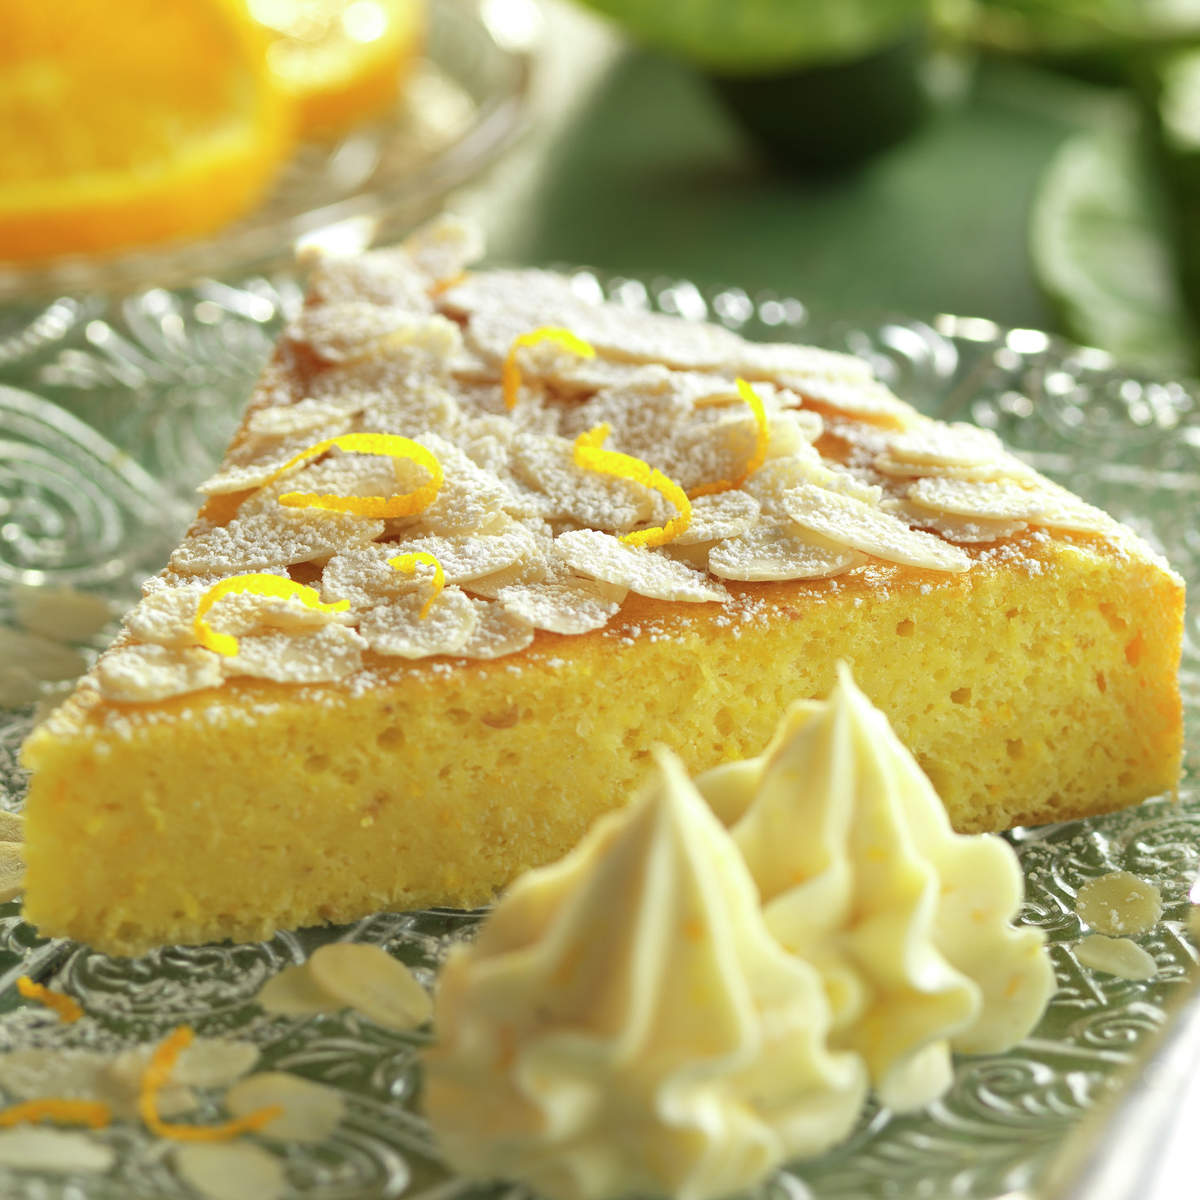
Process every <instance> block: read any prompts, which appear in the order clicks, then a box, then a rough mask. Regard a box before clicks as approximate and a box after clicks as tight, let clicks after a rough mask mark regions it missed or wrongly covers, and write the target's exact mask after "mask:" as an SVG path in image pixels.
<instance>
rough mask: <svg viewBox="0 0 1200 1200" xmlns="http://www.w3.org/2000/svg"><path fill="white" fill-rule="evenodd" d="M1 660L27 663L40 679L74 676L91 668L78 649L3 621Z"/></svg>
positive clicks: (10, 663) (9, 664)
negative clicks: (7, 626)
mask: <svg viewBox="0 0 1200 1200" xmlns="http://www.w3.org/2000/svg"><path fill="white" fill-rule="evenodd" d="M0 662H2V663H3V664H4V665H5V666H6V667H24V668H25V669H26V670H27V671H29V672H30V674H32V675H33V676H34V677H35V678H37V679H49V680H58V679H74V678H75V677H76V676H77V675H79V674H81V673H82V672H83V671H84V670H85V669H86V668H87V659H85V658H84V657H83V655H82V654H80V653H79V651H78V650H75V649H73V648H72V647H70V646H65V645H63V643H62V642H60V641H52V640H51V639H50V638H47V637H42V636H41V635H40V634H36V633H23V632H21V631H20V630H17V629H8V628H5V627H4V626H2V625H0Z"/></svg>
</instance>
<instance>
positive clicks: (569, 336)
mask: <svg viewBox="0 0 1200 1200" xmlns="http://www.w3.org/2000/svg"><path fill="white" fill-rule="evenodd" d="M541 342H554V343H555V344H556V345H559V346H561V347H562V348H563V349H564V350H570V351H571V353H572V354H578V355H579V356H580V358H595V357H596V351H595V350H594V349H593V348H592V346H591V343H589V342H585V341H584V340H583V338H580V337H576V336H575V335H574V334H573V333H572V332H571V331H570V330H569V329H559V328H556V327H555V326H553V325H543V326H542V327H541V328H540V329H531V330H530V331H529V332H528V333H522V334H521V335H520V336H518V337H515V338H513V344H512V345H511V346H509V348H508V354H507V355H506V356H505V358H504V366H503V367H502V368H501V371H500V384H501V387H502V389H503V392H504V407H505V408H515V407H516V403H517V393H518V392H519V391H520V390H521V368H520V366H519V365H518V363H517V351H518V350H520V349H521V347H522V346H536V345H538V344H539V343H541Z"/></svg>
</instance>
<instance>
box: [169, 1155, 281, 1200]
mask: <svg viewBox="0 0 1200 1200" xmlns="http://www.w3.org/2000/svg"><path fill="white" fill-rule="evenodd" d="M173 1157H174V1160H175V1170H176V1171H177V1172H178V1174H179V1177H180V1178H181V1179H182V1180H183V1181H184V1182H185V1183H186V1184H187V1185H188V1186H189V1187H192V1188H195V1190H196V1191H197V1192H199V1193H200V1195H201V1196H204V1197H206V1200H279V1197H281V1196H283V1195H284V1193H285V1192H286V1191H287V1175H286V1174H285V1172H284V1169H283V1163H282V1162H280V1161H279V1159H277V1158H276V1157H275V1156H274V1155H273V1154H272V1153H271V1152H270V1151H269V1150H264V1149H263V1147H262V1146H255V1145H254V1144H253V1143H250V1142H218V1143H216V1144H213V1145H205V1144H197V1145H183V1146H177V1147H176V1148H175V1150H174V1152H173Z"/></svg>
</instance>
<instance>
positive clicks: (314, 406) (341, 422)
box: [246, 396, 358, 439]
mask: <svg viewBox="0 0 1200 1200" xmlns="http://www.w3.org/2000/svg"><path fill="white" fill-rule="evenodd" d="M357 415H358V414H357V412H356V411H355V409H354V408H349V409H346V408H339V407H338V406H337V405H336V404H331V403H329V402H328V401H326V400H315V399H313V398H312V397H311V396H309V397H306V398H305V399H303V400H297V401H296V403H295V404H272V405H268V406H267V407H264V408H256V409H252V410H251V411H250V413H249V415H248V416H247V418H246V430H247V432H248V433H250V434H252V435H256V436H258V437H261V438H263V439H267V438H291V437H295V438H300V437H302V436H303V435H304V434H314V433H317V432H318V431H320V432H321V433H323V434H324V435H325V436H326V437H332V436H334V434H337V433H345V432H347V431H348V430H349V428H350V421H351V418H352V417H355V416H357ZM335 426H336V428H335Z"/></svg>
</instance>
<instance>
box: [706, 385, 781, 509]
mask: <svg viewBox="0 0 1200 1200" xmlns="http://www.w3.org/2000/svg"><path fill="white" fill-rule="evenodd" d="M735 386H736V388H737V391H738V395H739V396H740V397H741V398H742V399H743V400H745V402H746V403H747V404H748V405H749V406H750V411H751V412H752V413H753V414H754V425H755V433H754V453H753V454H751V456H750V459H749V461H748V462H747V463H746V465H745V467H744V468H743V469H742V473H741V474H740V475H739V476H738V477H737V478H736V479H717V480H714V481H713V482H712V483H704V484H701V485H700V486H699V487H695V488H692V490H691V491H690V492H688V497H689V498H690V499H692V500H695V499H697V498H698V497H700V496H715V495H716V494H717V493H718V492H732V491H733V490H734V489H735V488H740V487H741V486H742V484H743V483H745V482H746V480H747V479H749V478H750V476H751V475H753V474H754V472H755V471H757V470H758V468H759V467H761V466H762V465H763V463H764V462H765V461H766V458H767V445H768V443H769V442H770V440H771V430H770V428H769V426H768V425H767V410H766V409H765V408H764V407H763V402H762V397H761V396H760V395H759V394H758V393H757V392H756V391H755V390H754V389H753V388H752V387H751V386H750V384H749V383H747V382H746V380H744V379H742V378H741V376H739V377H738V378H737V380H736V381H735Z"/></svg>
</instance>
